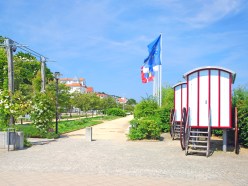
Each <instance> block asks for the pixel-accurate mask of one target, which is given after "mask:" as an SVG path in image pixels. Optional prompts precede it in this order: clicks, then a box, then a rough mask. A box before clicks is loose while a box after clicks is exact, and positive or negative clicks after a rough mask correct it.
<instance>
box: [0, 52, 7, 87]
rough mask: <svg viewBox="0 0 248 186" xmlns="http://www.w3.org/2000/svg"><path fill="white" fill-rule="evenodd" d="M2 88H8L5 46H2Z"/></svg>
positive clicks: (0, 60) (0, 57) (0, 84)
mask: <svg viewBox="0 0 248 186" xmlns="http://www.w3.org/2000/svg"><path fill="white" fill-rule="evenodd" d="M0 89H2V90H8V62H7V56H6V52H5V50H4V49H3V48H0Z"/></svg>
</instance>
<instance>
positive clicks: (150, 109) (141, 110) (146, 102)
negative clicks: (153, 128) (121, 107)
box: [134, 97, 158, 118]
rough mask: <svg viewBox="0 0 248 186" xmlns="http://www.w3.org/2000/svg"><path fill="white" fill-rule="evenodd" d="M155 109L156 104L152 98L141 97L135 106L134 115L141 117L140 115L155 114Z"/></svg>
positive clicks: (156, 107)
mask: <svg viewBox="0 0 248 186" xmlns="http://www.w3.org/2000/svg"><path fill="white" fill-rule="evenodd" d="M157 109H158V104H157V102H156V101H155V99H154V98H152V97H149V98H147V99H143V100H142V101H141V102H140V103H139V104H137V105H136V106H135V108H134V117H135V118H141V117H147V116H153V115H155V114H156V110H157Z"/></svg>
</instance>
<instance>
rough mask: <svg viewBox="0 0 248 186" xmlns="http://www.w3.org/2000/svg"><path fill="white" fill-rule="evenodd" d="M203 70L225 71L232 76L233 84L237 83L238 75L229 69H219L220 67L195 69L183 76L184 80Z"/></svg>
mask: <svg viewBox="0 0 248 186" xmlns="http://www.w3.org/2000/svg"><path fill="white" fill-rule="evenodd" d="M202 70H222V71H225V72H228V73H230V74H231V75H232V83H234V81H235V78H236V73H235V72H233V71H232V70H229V69H227V68H223V67H218V66H205V67H199V68H195V69H193V70H191V71H189V72H187V73H185V74H184V75H183V78H184V79H187V76H188V75H190V74H192V73H194V72H197V71H202Z"/></svg>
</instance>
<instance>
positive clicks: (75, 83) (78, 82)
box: [59, 77, 87, 93]
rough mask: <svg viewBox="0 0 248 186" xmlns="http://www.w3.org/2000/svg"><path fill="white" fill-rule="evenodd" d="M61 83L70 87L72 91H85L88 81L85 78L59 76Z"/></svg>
mask: <svg viewBox="0 0 248 186" xmlns="http://www.w3.org/2000/svg"><path fill="white" fill-rule="evenodd" d="M59 82H60V83H64V84H65V86H68V87H70V93H73V92H81V93H85V92H86V90H87V86H86V81H85V79H84V78H77V77H75V78H59Z"/></svg>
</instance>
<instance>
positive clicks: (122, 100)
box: [117, 98, 127, 103]
mask: <svg viewBox="0 0 248 186" xmlns="http://www.w3.org/2000/svg"><path fill="white" fill-rule="evenodd" d="M117 101H118V102H119V103H126V102H127V99H126V98H118V99H117Z"/></svg>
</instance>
